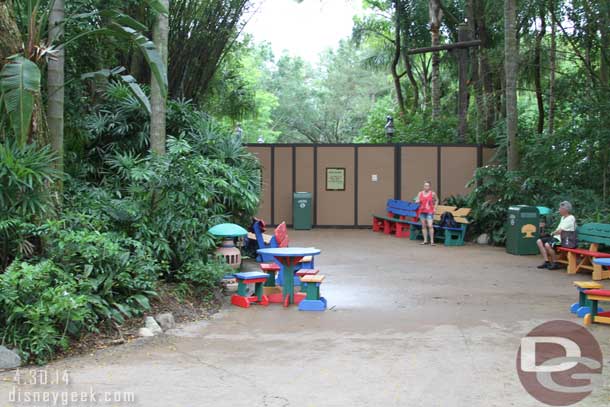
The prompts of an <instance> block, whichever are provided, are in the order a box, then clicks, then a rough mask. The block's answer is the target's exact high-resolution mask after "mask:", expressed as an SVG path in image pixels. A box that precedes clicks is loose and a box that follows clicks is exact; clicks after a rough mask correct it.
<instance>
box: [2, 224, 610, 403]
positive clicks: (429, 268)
mask: <svg viewBox="0 0 610 407" xmlns="http://www.w3.org/2000/svg"><path fill="white" fill-rule="evenodd" d="M290 236H291V243H292V245H294V246H296V245H307V246H311V245H315V246H316V247H318V248H320V249H322V250H323V252H322V256H320V257H319V258H318V259H317V260H316V262H317V264H316V265H317V266H318V267H319V268H320V269H321V270H322V273H323V274H325V275H326V276H327V280H326V282H325V283H324V284H323V287H322V289H323V293H324V295H325V297H326V298H327V299H328V301H329V307H330V310H328V311H327V312H324V313H304V312H299V311H298V310H297V309H296V308H294V307H293V308H290V309H284V308H282V307H280V306H269V307H268V308H262V307H261V308H258V307H254V308H250V309H240V308H236V307H225V309H224V310H223V311H222V313H221V314H219V315H218V316H219V317H218V318H216V319H215V320H213V321H210V322H205V323H199V324H194V325H189V326H185V327H182V328H181V329H179V330H177V331H176V332H175V333H174V334H173V335H164V336H163V337H158V338H154V339H152V340H148V341H137V342H136V343H132V344H129V345H126V346H122V347H118V348H114V349H110V350H105V351H100V352H98V353H95V354H92V355H90V356H86V357H80V358H73V359H69V360H65V361H63V362H60V363H56V364H54V365H52V366H50V367H49V368H50V369H51V372H54V371H59V372H62V371H63V370H68V371H69V372H70V378H71V380H72V384H71V386H70V387H69V389H70V390H71V391H73V390H89V388H93V389H94V391H96V392H100V393H101V392H127V393H130V392H133V393H135V396H136V400H137V401H136V402H135V403H122V404H120V403H115V404H103V403H98V404H97V405H138V406H145V407H174V406H175V407H191V406H193V407H195V406H197V407H200V406H214V407H222V406H231V407H241V406H248V407H258V406H268V407H276V406H303V407H347V406H350V407H351V406H354V407H359V406H375V407H377V406H384V407H386V406H387V407H389V406H397V407H398V406H400V407H403V406H443V407H444V406H485V407H488V406H519V407H521V406H537V405H541V404H539V403H537V402H536V401H534V399H532V398H531V397H530V396H528V395H527V394H526V393H525V392H524V390H523V388H522V387H521V385H520V382H519V380H518V378H517V375H516V372H515V356H516V352H517V349H518V347H519V343H520V339H521V337H522V336H523V335H525V334H526V333H527V332H528V331H529V330H531V329H532V328H534V327H535V326H536V325H538V324H539V323H542V322H546V321H549V320H553V319H567V320H570V321H574V322H578V320H577V318H575V317H573V316H572V314H570V313H569V312H568V311H567V310H568V306H569V304H571V303H572V302H574V299H575V297H576V292H575V289H574V288H573V287H572V286H571V281H572V280H574V279H573V278H572V277H569V276H567V275H566V274H565V273H564V272H559V271H546V270H545V271H541V270H537V269H536V268H535V266H536V265H537V264H538V263H539V260H538V259H537V258H535V257H517V256H511V255H507V254H505V253H504V251H503V250H501V249H494V248H488V247H478V246H466V247H461V248H446V247H443V246H437V247H420V246H419V245H417V244H416V243H414V242H411V241H409V240H404V239H403V240H400V239H396V238H393V237H388V236H384V235H380V234H374V233H372V232H370V231H343V230H319V231H313V232H299V233H297V232H290ZM581 278H583V276H581ZM584 278H585V279H588V278H589V277H588V276H584ZM591 331H592V332H593V333H594V335H595V336H596V338H597V339H598V340H599V342H600V344H601V346H602V350H603V351H604V353H605V354H606V355H607V356H610V327H608V326H594V327H592V328H591ZM607 362H608V360H606V363H605V367H606V369H607V371H610V366H609V365H608V363H607ZM607 373H608V372H606V378H607V377H609V376H608V375H607ZM0 377H1V376H0ZM4 379H5V380H7V381H5V382H3V383H2V382H0V406H4V405H12V404H7V401H8V399H9V397H10V396H11V395H10V392H11V391H12V390H13V384H12V383H11V382H10V381H8V380H10V376H8V375H4ZM606 382H608V380H607V379H606ZM32 389H34V390H40V389H41V387H40V386H39V387H35V388H31V387H25V386H21V387H19V388H18V390H20V391H21V393H22V395H23V394H24V392H25V391H27V390H32ZM42 389H44V388H42ZM47 389H50V390H52V391H60V390H65V389H64V388H63V387H62V386H54V387H50V388H47ZM609 389H610V387H608V383H606V386H605V387H601V388H599V389H598V390H596V391H595V392H594V393H593V395H592V396H591V397H589V398H588V399H587V400H586V401H585V402H582V403H581V404H580V405H585V406H603V405H610V390H609ZM23 405H27V406H30V405H34V404H28V403H25V404H23ZM41 405H52V404H41ZM58 405H61V404H58ZM71 405H73V406H79V405H89V404H78V403H76V404H71Z"/></svg>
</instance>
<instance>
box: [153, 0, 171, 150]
mask: <svg viewBox="0 0 610 407" xmlns="http://www.w3.org/2000/svg"><path fill="white" fill-rule="evenodd" d="M161 3H162V4H163V5H164V6H165V9H166V10H169V0H161ZM168 34H169V28H168V16H167V15H166V14H163V13H159V15H158V16H157V22H156V24H155V28H154V30H153V41H154V43H155V46H156V47H157V51H158V52H159V54H160V55H161V60H162V61H163V65H164V71H165V72H167V41H168ZM151 77H152V79H151V87H150V95H151V97H150V99H151V100H150V104H151V110H152V114H151V120H150V122H151V123H150V149H151V151H152V152H153V153H155V154H159V155H164V154H165V136H166V123H165V122H166V113H167V112H166V111H167V98H166V97H164V96H163V93H162V92H161V84H159V83H158V82H157V80H156V79H155V76H154V75H151Z"/></svg>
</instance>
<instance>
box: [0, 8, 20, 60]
mask: <svg viewBox="0 0 610 407" xmlns="http://www.w3.org/2000/svg"><path fill="white" fill-rule="evenodd" d="M12 7H13V6H12V3H11V1H10V0H0V69H2V67H3V66H4V64H5V63H6V58H8V57H10V56H11V55H14V54H16V53H17V52H19V47H20V46H21V33H20V32H19V28H18V27H17V22H16V21H15V16H14V15H13V8H12Z"/></svg>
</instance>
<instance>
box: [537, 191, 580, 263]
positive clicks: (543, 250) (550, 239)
mask: <svg viewBox="0 0 610 407" xmlns="http://www.w3.org/2000/svg"><path fill="white" fill-rule="evenodd" d="M571 212H572V204H571V203H570V202H568V201H563V202H562V203H560V204H559V213H560V214H561V221H560V222H559V226H557V229H556V230H555V231H554V232H553V233H551V234H550V235H549V236H546V237H541V238H540V239H538V241H537V242H536V243H537V244H538V249H539V250H540V254H541V255H542V257H543V258H544V263H542V264H541V265H539V266H538V268H539V269H550V270H556V269H558V268H559V266H558V265H557V253H556V252H555V247H557V246H560V245H561V232H574V231H576V218H575V217H574V215H572V214H571ZM549 258H550V259H551V261H549Z"/></svg>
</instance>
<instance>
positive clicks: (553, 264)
mask: <svg viewBox="0 0 610 407" xmlns="http://www.w3.org/2000/svg"><path fill="white" fill-rule="evenodd" d="M548 269H549V270H559V265H558V264H557V263H552V264H550V265H549V267H548Z"/></svg>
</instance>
